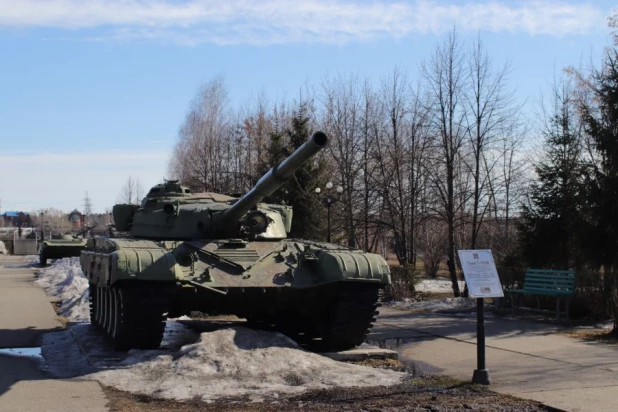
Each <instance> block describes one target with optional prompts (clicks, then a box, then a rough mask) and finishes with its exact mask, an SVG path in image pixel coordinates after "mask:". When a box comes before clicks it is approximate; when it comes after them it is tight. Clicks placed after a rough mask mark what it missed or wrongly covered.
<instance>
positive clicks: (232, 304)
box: [81, 132, 390, 350]
mask: <svg viewBox="0 0 618 412" xmlns="http://www.w3.org/2000/svg"><path fill="white" fill-rule="evenodd" d="M327 143H328V137H327V136H326V134H324V133H322V132H316V133H314V134H313V135H312V136H311V137H310V138H309V140H308V141H307V142H305V143H304V144H303V145H302V146H301V147H300V148H298V149H297V150H296V151H295V152H294V153H292V154H291V155H290V157H288V158H287V159H285V160H284V161H283V162H282V163H280V164H279V165H277V166H275V167H273V168H272V169H271V170H270V171H268V172H267V173H266V174H265V175H264V176H262V177H261V178H260V180H259V181H258V182H257V184H256V185H255V186H254V187H253V188H252V189H251V190H250V191H249V192H247V193H245V194H244V195H243V196H241V197H240V198H236V197H231V196H227V195H224V194H219V193H192V192H191V191H190V190H189V189H188V188H186V187H184V186H182V185H181V184H180V183H179V182H178V181H175V180H170V181H166V182H164V183H162V184H159V185H157V186H155V187H153V188H152V189H151V190H150V191H149V192H148V194H147V195H146V197H145V198H144V199H143V200H142V202H141V205H139V206H138V205H124V204H123V205H115V206H114V208H113V216H114V221H115V225H116V230H118V231H125V232H128V233H130V236H128V237H126V238H106V237H98V238H95V239H89V240H88V245H87V248H86V249H85V250H84V251H82V253H81V266H82V269H83V272H84V274H85V276H86V277H87V279H88V281H89V285H90V320H91V322H92V324H94V325H96V326H97V327H99V328H100V329H101V330H102V331H103V333H104V334H105V335H106V336H107V337H108V339H109V340H110V342H111V344H112V346H113V348H114V349H115V350H128V349H131V348H141V349H151V348H157V347H159V345H160V343H161V340H162V337H163V332H164V328H165V320H166V318H167V317H171V318H174V317H179V316H181V315H187V314H190V313H191V312H192V311H200V312H203V313H206V314H234V315H236V316H239V317H241V318H246V319H247V320H248V321H249V324H250V325H255V326H258V327H266V328H274V329H275V330H279V331H281V332H283V333H285V334H287V335H288V336H290V337H292V338H293V339H295V340H297V341H298V342H299V343H301V344H305V343H307V344H311V345H313V347H316V348H319V350H342V349H348V348H352V347H354V346H357V345H359V344H361V343H362V342H363V341H364V340H365V338H366V336H367V333H368V332H369V330H370V328H371V326H372V322H373V321H375V318H374V316H375V315H377V313H378V312H377V311H376V309H377V308H378V306H379V303H378V297H379V293H380V289H381V288H383V287H384V286H386V285H388V284H389V283H390V271H389V267H388V265H387V263H386V262H385V261H384V259H383V258H382V257H381V256H379V255H376V254H372V253H364V252H362V251H360V250H356V249H351V248H347V247H344V246H341V245H337V244H332V243H324V242H317V241H309V240H301V239H289V238H288V237H287V234H288V232H289V231H290V229H291V225H292V216H293V210H292V208H291V207H290V206H286V205H279V204H266V203H263V202H262V201H263V200H264V198H265V197H267V196H269V195H271V194H273V193H274V192H275V191H276V190H277V189H278V188H279V187H281V186H282V185H283V184H284V183H285V181H286V180H287V179H288V178H290V177H291V176H292V175H293V173H294V172H295V170H297V169H298V168H299V167H300V166H301V165H302V164H303V163H305V162H306V161H307V160H309V159H310V158H311V157H312V156H314V155H315V154H317V153H318V152H319V151H320V150H322V149H323V148H324V147H325V146H326V145H327Z"/></svg>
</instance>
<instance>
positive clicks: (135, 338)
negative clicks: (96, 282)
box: [106, 285, 170, 351]
mask: <svg viewBox="0 0 618 412" xmlns="http://www.w3.org/2000/svg"><path fill="white" fill-rule="evenodd" d="M169 303H170V298H169V293H168V290H167V289H166V288H164V287H146V286H144V287H140V286H139V285H135V286H134V285H130V286H126V285H125V286H122V285H121V286H114V287H112V288H111V289H110V299H109V304H110V306H111V308H110V309H109V311H108V313H109V316H110V322H109V324H108V327H107V328H106V331H107V332H108V333H107V335H108V337H109V339H110V341H111V344H112V347H113V348H114V350H117V351H126V350H129V349H133V348H135V349H156V348H158V347H159V346H160V345H161V340H162V339H163V332H164V330H165V319H166V317H167V312H168V310H169Z"/></svg>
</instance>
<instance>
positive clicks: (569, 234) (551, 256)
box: [519, 93, 587, 269]
mask: <svg viewBox="0 0 618 412" xmlns="http://www.w3.org/2000/svg"><path fill="white" fill-rule="evenodd" d="M558 100H559V99H558ZM558 106H559V107H558V109H557V110H556V111H557V113H555V114H554V115H553V116H552V117H551V119H550V120H549V122H548V127H547V130H546V131H545V132H544V137H545V148H546V152H545V154H544V159H543V160H542V161H541V162H539V163H538V164H537V165H536V167H535V169H536V173H537V175H538V180H537V182H536V183H534V184H533V185H532V188H531V193H530V199H529V204H528V205H524V207H523V209H524V210H523V220H522V222H521V224H520V226H519V231H520V242H521V248H522V252H523V255H524V257H525V259H526V260H527V263H528V264H529V265H531V266H533V267H555V268H557V269H567V268H573V267H577V266H578V263H579V262H580V260H581V259H580V256H581V248H580V247H579V246H580V245H579V239H581V236H580V231H581V230H582V228H583V227H584V225H583V222H584V210H583V206H584V203H585V199H586V195H587V193H586V185H585V184H584V176H585V174H586V166H585V164H584V163H583V162H582V156H581V133H580V132H579V128H578V127H577V125H575V124H574V122H573V120H572V116H571V112H572V110H573V109H572V103H571V102H570V101H569V99H568V93H567V95H565V94H563V95H562V100H561V101H559V104H558Z"/></svg>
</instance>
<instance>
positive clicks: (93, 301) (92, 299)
mask: <svg viewBox="0 0 618 412" xmlns="http://www.w3.org/2000/svg"><path fill="white" fill-rule="evenodd" d="M88 294H89V297H88V301H89V307H90V323H91V324H92V325H93V326H96V325H97V287H96V286H95V285H93V284H89V285H88Z"/></svg>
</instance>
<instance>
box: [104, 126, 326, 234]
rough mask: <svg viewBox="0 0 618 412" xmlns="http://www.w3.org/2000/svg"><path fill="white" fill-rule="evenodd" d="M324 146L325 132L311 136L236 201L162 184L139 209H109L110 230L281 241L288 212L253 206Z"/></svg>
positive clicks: (288, 224)
mask: <svg viewBox="0 0 618 412" xmlns="http://www.w3.org/2000/svg"><path fill="white" fill-rule="evenodd" d="M327 143H328V137H327V136H326V134H325V133H323V132H316V133H314V134H313V135H312V136H311V138H309V140H307V141H306V142H305V143H304V144H303V145H302V146H301V147H299V148H298V149H297V150H296V151H294V153H292V154H291V155H290V156H289V157H288V158H287V159H285V160H284V161H283V162H281V163H280V164H278V165H276V166H274V167H273V168H272V169H270V170H269V171H268V172H266V173H265V174H264V175H263V176H262V177H261V178H260V180H259V181H258V182H257V184H256V185H255V186H254V187H253V188H252V189H251V190H250V191H248V192H247V193H246V194H245V195H243V196H242V197H241V198H240V199H236V198H233V197H229V196H226V195H222V194H217V193H197V194H193V193H191V190H190V189H188V188H186V187H184V186H182V185H181V184H180V183H179V182H178V181H176V180H168V181H166V182H164V183H162V184H159V185H157V186H155V187H153V188H152V189H150V191H149V192H148V194H147V195H146V197H145V198H144V200H143V201H142V203H141V206H137V205H116V206H114V209H113V213H114V221H115V222H116V228H117V229H118V230H121V231H127V230H130V232H131V234H132V235H133V236H138V237H143V238H149V239H194V238H211V239H212V238H238V237H241V238H261V239H265V238H268V239H281V238H285V237H286V233H287V232H288V231H289V229H290V227H291V219H292V210H291V208H289V207H286V206H280V205H264V206H263V207H262V208H260V209H258V208H257V206H258V205H259V204H260V202H261V201H262V200H263V199H264V198H265V197H267V196H270V195H272V194H273V193H274V192H275V191H276V190H277V189H279V188H280V187H281V186H282V185H283V184H284V183H285V181H286V180H287V179H289V178H290V176H292V175H293V174H294V172H295V171H296V170H298V168H300V167H301V166H302V165H303V164H304V163H305V162H306V161H307V160H309V159H310V158H311V157H313V156H315V154H316V153H318V152H319V151H320V150H322V149H323V148H324V147H326V145H327ZM252 209H253V210H252Z"/></svg>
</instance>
